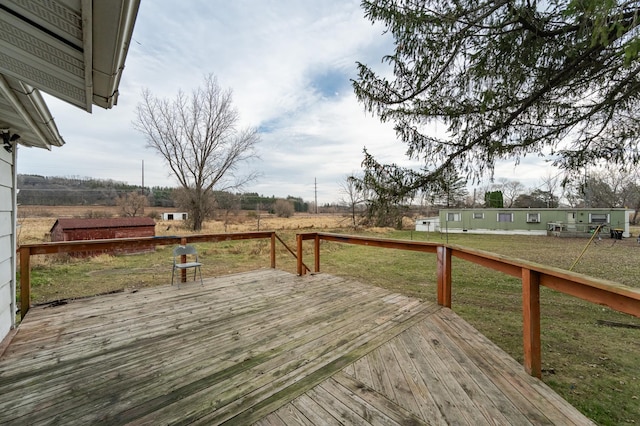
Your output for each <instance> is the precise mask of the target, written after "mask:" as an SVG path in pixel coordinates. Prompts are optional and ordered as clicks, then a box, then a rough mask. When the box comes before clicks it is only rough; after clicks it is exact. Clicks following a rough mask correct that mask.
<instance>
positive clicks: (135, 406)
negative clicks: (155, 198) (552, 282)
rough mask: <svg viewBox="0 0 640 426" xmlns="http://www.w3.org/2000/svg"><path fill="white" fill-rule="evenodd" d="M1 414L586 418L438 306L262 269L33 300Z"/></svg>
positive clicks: (218, 419) (370, 420)
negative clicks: (69, 298)
mask: <svg viewBox="0 0 640 426" xmlns="http://www.w3.org/2000/svg"><path fill="white" fill-rule="evenodd" d="M0 390H1V392H0V423H2V424H4V423H21V424H48V423H58V424H96V423H104V424H128V423H133V424H189V423H200V424H219V423H224V422H228V423H229V424H251V423H258V424H264V425H271V424H282V425H291V424H308V425H311V424H315V425H320V424H322V425H325V424H381V423H383V424H470V425H480V424H519V425H525V424H591V422H590V421H589V420H588V419H587V418H585V417H584V416H583V415H582V414H580V413H579V412H578V411H577V410H576V409H575V408H573V407H572V406H571V405H569V404H568V403H567V402H566V401H564V400H563V399H562V398H560V397H559V396H558V395H557V394H556V393H554V392H553V391H552V390H551V389H550V388H549V387H547V386H546V385H545V384H544V383H542V382H541V381H539V380H538V379H535V378H533V377H531V376H529V375H528V374H526V373H525V372H524V370H523V368H522V366H521V365H519V364H518V363H517V362H516V361H515V360H513V359H512V358H510V357H509V356H508V355H507V354H506V353H504V352H503V351H502V350H501V349H499V348H498V347H497V346H495V345H494V344H493V343H491V342H490V341H489V340H488V339H487V338H485V337H484V336H482V335H481V334H480V333H479V332H478V331H476V330H475V329H473V328H472V327H471V326H470V325H469V324H467V323H466V322H465V321H463V320H462V319H461V318H460V317H458V316H457V315H456V314H454V313H453V312H452V311H451V310H449V309H446V308H442V307H440V306H438V305H436V304H435V303H429V302H421V301H419V300H416V299H412V298H408V297H405V296H402V295H399V294H393V293H390V292H389V291H387V290H384V289H381V288H378V287H373V286H369V285H365V284H361V283H358V282H355V281H351V280H348V279H344V278H339V277H335V276H330V275H324V274H319V275H311V276H303V277H299V276H296V275H293V274H290V273H287V272H283V271H278V270H274V269H265V270H258V271H253V272H249V273H243V274H237V275H229V276H224V277H220V278H215V279H209V280H205V285H204V286H200V285H199V283H196V284H194V283H189V284H187V285H183V286H181V287H180V288H179V289H178V288H177V287H156V288H148V289H142V290H139V291H136V292H128V293H119V294H113V295H107V296H100V297H95V298H89V299H83V300H77V301H73V302H70V303H69V304H67V305H63V306H56V307H37V308H33V309H31V310H30V311H29V313H28V314H27V316H26V318H25V320H24V322H23V323H22V324H21V325H20V328H19V329H18V332H17V334H16V336H15V337H14V339H13V341H12V342H11V344H10V346H9V347H8V349H7V350H6V352H5V353H4V355H3V356H2V358H1V359H0Z"/></svg>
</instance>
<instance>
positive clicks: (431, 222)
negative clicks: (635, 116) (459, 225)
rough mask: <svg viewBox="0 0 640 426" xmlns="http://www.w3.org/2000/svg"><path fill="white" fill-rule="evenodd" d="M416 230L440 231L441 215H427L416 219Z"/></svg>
mask: <svg viewBox="0 0 640 426" xmlns="http://www.w3.org/2000/svg"><path fill="white" fill-rule="evenodd" d="M416 231H422V232H431V231H440V218H439V217H426V218H418V219H416Z"/></svg>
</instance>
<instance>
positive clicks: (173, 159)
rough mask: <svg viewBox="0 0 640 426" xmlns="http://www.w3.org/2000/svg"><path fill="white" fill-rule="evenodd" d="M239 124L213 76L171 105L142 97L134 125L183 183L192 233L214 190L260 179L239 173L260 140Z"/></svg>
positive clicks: (227, 94)
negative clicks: (202, 85)
mask: <svg viewBox="0 0 640 426" xmlns="http://www.w3.org/2000/svg"><path fill="white" fill-rule="evenodd" d="M238 119H239V118H238V112H237V110H236V109H235V108H234V107H233V106H232V97H231V91H229V90H226V91H225V90H222V89H221V88H220V86H219V85H218V82H217V80H216V79H215V77H214V76H213V75H211V74H210V75H208V76H206V77H205V79H204V87H198V88H197V89H194V91H193V92H192V93H191V95H190V96H188V95H185V94H184V93H183V92H182V91H180V92H178V95H177V96H176V97H175V98H174V99H173V100H169V99H160V98H157V97H155V96H153V95H152V94H151V92H150V91H149V90H147V89H145V90H143V92H142V101H141V102H140V103H139V104H138V106H137V108H136V120H135V121H134V123H133V124H134V126H135V128H136V129H137V130H139V131H140V132H141V133H142V134H144V135H145V137H146V139H147V144H148V147H150V148H152V149H154V150H156V151H157V152H159V153H160V154H161V155H162V156H163V157H164V159H165V162H166V163H167V165H168V166H169V169H170V170H171V172H172V174H173V175H174V176H175V177H176V179H177V180H178V182H179V183H180V186H181V187H182V189H183V194H182V195H183V197H181V198H182V200H183V203H184V204H183V205H182V206H181V207H183V208H185V209H186V210H187V211H189V213H190V219H191V221H192V227H193V230H194V231H199V230H201V229H202V222H203V221H204V219H205V218H206V217H207V210H208V209H207V203H208V202H210V200H211V199H212V198H213V194H212V193H213V190H214V189H216V190H218V191H227V190H233V189H239V188H241V187H242V186H243V185H244V184H246V183H247V182H249V181H251V180H253V179H254V178H255V177H256V175H255V174H254V173H250V174H248V175H246V176H238V174H237V172H238V166H239V164H240V163H242V162H244V161H246V160H248V159H249V158H252V157H254V156H255V145H256V143H258V141H259V137H258V134H257V131H256V129H254V128H244V129H239V128H238Z"/></svg>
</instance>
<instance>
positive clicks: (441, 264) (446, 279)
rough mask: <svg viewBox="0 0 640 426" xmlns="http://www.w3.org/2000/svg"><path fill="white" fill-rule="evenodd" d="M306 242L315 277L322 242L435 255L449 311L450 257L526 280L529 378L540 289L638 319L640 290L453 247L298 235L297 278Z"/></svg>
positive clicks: (441, 299)
mask: <svg viewBox="0 0 640 426" xmlns="http://www.w3.org/2000/svg"><path fill="white" fill-rule="evenodd" d="M304 240H314V271H315V272H320V241H321V240H324V241H333V242H339V243H346V244H357V245H365V246H370V247H384V248H394V249H400V250H411V251H419V252H424V253H435V254H436V262H437V301H438V304H439V305H442V306H445V307H448V308H450V307H451V276H452V268H451V258H452V257H453V256H455V257H457V258H460V259H464V260H467V261H469V262H472V263H476V264H478V265H482V266H484V267H487V268H490V269H494V270H496V271H500V272H503V273H505V274H508V275H511V276H514V277H517V278H520V279H521V280H522V318H523V347H524V368H525V370H526V371H527V373H529V374H531V375H532V376H535V377H538V378H540V377H541V374H542V356H541V344H540V286H545V287H548V288H551V289H554V290H557V291H559V292H562V293H565V294H569V295H571V296H575V297H578V298H580V299H583V300H587V301H589V302H592V303H597V304H599V305H604V306H608V307H610V308H612V309H615V310H617V311H620V312H624V313H627V314H631V315H634V316H636V317H640V289H638V288H632V287H627V286H624V285H621V284H617V283H615V282H612V281H608V280H601V279H596V278H591V277H588V276H585V275H582V274H577V273H574V272H569V271H566V270H563V269H559V268H553V267H548V266H544V265H540V264H537V263H533V262H527V261H524V260H518V259H512V258H509V257H506V256H501V255H498V254H494V253H489V252H485V251H482V250H475V249H470V248H465V247H461V246H457V245H451V244H439V243H431V242H418V241H402V240H388V239H381V238H370V237H361V236H352V235H340V234H329V233H321V232H320V233H304V234H298V235H297V240H296V244H297V250H298V256H297V261H298V269H297V270H298V274H299V275H302V274H304V273H305V272H306V268H303V263H302V261H303V258H302V253H303V241H304Z"/></svg>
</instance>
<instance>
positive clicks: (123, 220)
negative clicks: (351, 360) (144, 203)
mask: <svg viewBox="0 0 640 426" xmlns="http://www.w3.org/2000/svg"><path fill="white" fill-rule="evenodd" d="M155 225H156V222H155V221H154V220H153V219H152V218H150V217H112V218H102V219H58V220H56V223H54V224H53V226H52V227H51V231H53V230H54V228H56V226H57V227H60V228H62V229H63V230H70V229H96V228H134V227H144V226H155Z"/></svg>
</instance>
